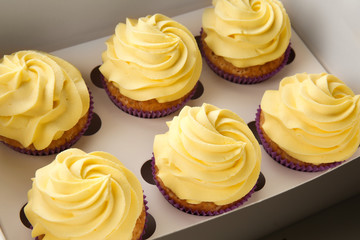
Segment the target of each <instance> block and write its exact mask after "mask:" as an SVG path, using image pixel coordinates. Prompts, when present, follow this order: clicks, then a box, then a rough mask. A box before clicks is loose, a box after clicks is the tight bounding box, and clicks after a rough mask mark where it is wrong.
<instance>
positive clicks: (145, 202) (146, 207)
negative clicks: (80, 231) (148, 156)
mask: <svg viewBox="0 0 360 240" xmlns="http://www.w3.org/2000/svg"><path fill="white" fill-rule="evenodd" d="M143 192H144V191H143ZM143 196H144V205H145V215H146V217H145V225H144V229H143V232H142V233H141V235H140V238H139V239H138V240H142V238H143V236H144V235H145V231H146V227H147V224H146V221H147V218H148V210H149V207H148V206H147V204H148V201H147V200H146V195H145V194H143ZM30 229H31V230H32V229H33V227H32V226H30ZM35 240H39V237H35Z"/></svg>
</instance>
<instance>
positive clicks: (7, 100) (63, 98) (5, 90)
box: [0, 51, 90, 150]
mask: <svg viewBox="0 0 360 240" xmlns="http://www.w3.org/2000/svg"><path fill="white" fill-rule="evenodd" d="M0 86H1V87H0V135H1V136H3V137H7V138H9V139H13V140H16V141H18V142H19V143H21V144H22V145H23V146H24V147H28V146H29V145H31V144H33V145H34V147H35V148H36V149H38V150H41V149H44V148H46V147H47V146H49V144H50V143H51V141H52V140H56V139H58V138H60V137H61V136H62V134H63V132H64V131H66V130H69V129H71V128H72V127H74V126H75V124H76V123H77V122H78V121H79V119H80V118H81V117H82V116H84V115H85V114H86V112H87V111H88V109H89V105H90V98H89V92H88V89H87V87H86V84H85V81H84V80H83V78H82V76H81V73H80V72H79V71H78V70H77V69H76V68H75V67H74V66H73V65H71V64H70V63H68V62H66V61H65V60H63V59H60V58H58V57H55V56H52V55H50V54H47V53H43V52H38V51H19V52H16V53H14V54H11V55H5V56H4V57H3V58H2V59H1V60H0Z"/></svg>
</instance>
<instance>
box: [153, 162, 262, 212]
mask: <svg viewBox="0 0 360 240" xmlns="http://www.w3.org/2000/svg"><path fill="white" fill-rule="evenodd" d="M151 165H152V173H153V177H154V181H155V183H156V186H157V188H158V189H159V191H160V193H161V194H162V195H163V196H164V197H165V199H166V200H167V201H168V202H169V203H170V204H171V205H172V206H174V207H175V208H177V209H179V210H180V211H183V212H185V213H188V214H192V215H197V216H215V215H219V214H223V213H225V212H229V211H231V210H234V209H236V208H238V207H240V206H241V205H243V204H244V203H245V202H246V201H247V200H248V199H249V198H250V197H251V195H252V194H253V193H254V192H255V189H256V184H255V186H254V187H253V188H252V189H251V191H250V192H249V193H248V194H246V195H245V196H244V197H242V198H241V199H240V200H239V201H237V202H236V203H234V204H233V205H231V206H230V207H228V208H226V209H222V210H220V211H196V210H195V211H194V210H192V209H190V208H187V207H184V206H182V205H180V204H178V203H176V202H175V201H174V200H173V199H171V197H170V196H169V195H167V194H166V192H165V190H164V189H163V188H162V187H161V186H160V184H159V182H158V181H157V180H156V178H155V175H156V173H155V157H154V155H153V156H152V159H151Z"/></svg>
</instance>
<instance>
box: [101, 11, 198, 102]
mask: <svg viewBox="0 0 360 240" xmlns="http://www.w3.org/2000/svg"><path fill="white" fill-rule="evenodd" d="M106 44H107V50H106V51H104V52H103V54H102V60H103V65H102V66H101V67H100V71H101V73H102V74H103V75H104V76H105V78H106V79H107V80H108V81H111V82H112V83H113V84H114V85H115V86H116V87H118V88H119V90H120V93H121V94H123V95H125V96H127V97H129V98H131V99H134V100H138V101H146V100H150V99H156V100H158V102H160V103H162V102H169V101H173V100H177V99H179V98H181V97H183V96H185V95H186V94H187V93H189V92H190V91H191V90H192V89H193V88H194V87H195V84H196V82H197V81H198V80H199V77H200V73H201V69H202V60H201V54H200V51H199V49H198V47H197V44H196V41H195V38H194V36H193V35H192V34H191V32H190V31H189V30H188V29H187V28H186V27H185V26H183V25H181V24H180V23H178V22H176V21H174V20H172V19H170V18H168V17H166V16H164V15H161V14H155V15H152V16H146V17H142V18H139V19H126V24H124V23H119V24H118V25H117V26H116V29H115V34H114V35H113V36H111V37H110V39H109V40H108V41H107V42H106Z"/></svg>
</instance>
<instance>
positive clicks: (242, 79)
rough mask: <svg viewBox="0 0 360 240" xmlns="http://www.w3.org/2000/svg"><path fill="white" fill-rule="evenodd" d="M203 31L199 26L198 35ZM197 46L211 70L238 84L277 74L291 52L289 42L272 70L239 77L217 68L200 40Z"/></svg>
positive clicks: (249, 82) (265, 78)
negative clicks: (206, 53) (282, 56)
mask: <svg viewBox="0 0 360 240" xmlns="http://www.w3.org/2000/svg"><path fill="white" fill-rule="evenodd" d="M202 32H203V29H202V28H201V31H200V36H201V34H202ZM199 45H200V46H199V48H200V51H201V54H202V56H203V57H204V59H205V61H206V63H207V64H208V65H209V67H210V68H211V70H213V71H214V72H215V73H216V74H217V75H219V76H220V77H222V78H224V79H225V80H228V81H230V82H233V83H238V84H255V83H260V82H263V81H265V80H267V79H269V78H271V77H272V76H274V75H275V74H277V73H278V72H279V71H280V70H281V69H282V68H283V67H284V66H285V65H286V63H287V61H288V59H289V55H290V52H291V44H290V43H289V45H288V47H287V49H286V51H285V57H284V60H283V61H282V63H281V64H280V66H279V67H277V68H276V69H275V70H274V71H272V72H270V73H268V74H264V75H261V76H258V77H250V78H247V77H240V76H236V75H233V74H230V73H227V72H225V71H223V70H221V69H220V68H218V67H217V66H216V65H215V64H213V63H212V62H211V61H210V60H209V59H208V57H207V56H206V55H205V53H204V51H203V44H202V41H201V40H200V41H199Z"/></svg>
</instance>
